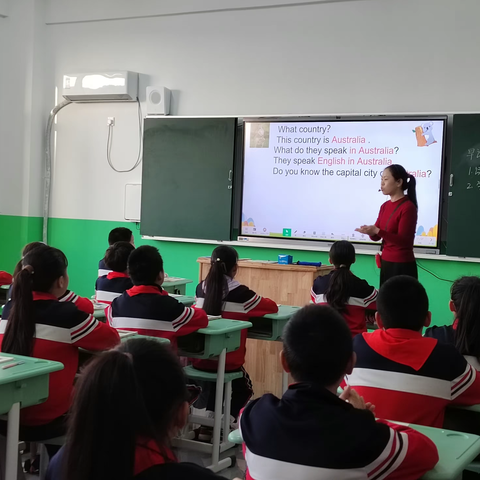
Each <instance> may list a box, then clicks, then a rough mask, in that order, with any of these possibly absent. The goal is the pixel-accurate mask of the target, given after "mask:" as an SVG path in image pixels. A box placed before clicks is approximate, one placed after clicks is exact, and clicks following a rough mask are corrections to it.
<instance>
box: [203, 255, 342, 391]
mask: <svg viewBox="0 0 480 480" xmlns="http://www.w3.org/2000/svg"><path fill="white" fill-rule="evenodd" d="M197 262H198V263H199V265H200V274H199V281H202V280H205V277H206V276H207V274H208V271H209V270H210V257H208V258H207V257H200V258H199V259H198V260H197ZM332 270H333V267H332V266H330V265H328V266H327V265H322V266H321V267H311V266H305V265H279V264H278V263H263V262H255V261H252V260H240V261H239V262H238V271H237V275H236V276H235V279H236V280H238V281H239V282H240V283H242V284H244V285H247V286H248V287H249V288H251V289H252V290H253V291H255V292H256V293H258V294H259V295H261V296H262V297H267V298H271V299H272V300H274V301H275V302H277V303H280V304H282V305H294V306H299V307H303V306H304V305H307V304H308V303H309V302H310V290H311V288H312V285H313V281H314V280H315V279H316V278H317V277H319V276H322V275H328V274H329V273H330V272H331V271H332ZM281 349H282V344H281V343H280V342H268V341H265V340H259V339H248V340H247V355H246V360H245V369H246V370H247V372H248V374H249V375H250V378H251V379H252V382H253V388H254V391H255V398H257V397H260V396H262V395H263V394H264V393H273V394H275V395H277V396H281V395H282V378H283V370H282V366H281V365H280V360H279V354H280V351H281Z"/></svg>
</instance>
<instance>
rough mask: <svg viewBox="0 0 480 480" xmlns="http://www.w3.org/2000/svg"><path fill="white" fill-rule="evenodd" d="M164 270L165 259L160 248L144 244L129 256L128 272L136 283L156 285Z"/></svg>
mask: <svg viewBox="0 0 480 480" xmlns="http://www.w3.org/2000/svg"><path fill="white" fill-rule="evenodd" d="M162 272H163V259H162V256H161V255H160V252H159V251H158V248H155V247H151V246H149V245H142V246H141V247H138V248H136V249H135V250H133V251H132V253H131V254H130V256H129V257H128V274H129V275H130V278H131V280H132V282H133V284H134V285H154V284H155V282H156V280H157V278H158V275H159V274H160V273H162Z"/></svg>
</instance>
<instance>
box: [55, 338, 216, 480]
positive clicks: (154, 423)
mask: <svg viewBox="0 0 480 480" xmlns="http://www.w3.org/2000/svg"><path fill="white" fill-rule="evenodd" d="M187 400H188V392H187V388H186V386H185V377H184V374H183V370H182V367H181V366H180V363H179V361H178V359H177V358H176V357H175V355H174V353H173V352H172V350H171V348H170V347H169V346H166V345H162V344H160V343H159V342H157V341H155V340H150V339H132V340H129V341H128V342H126V343H124V344H122V345H121V346H119V347H118V348H117V349H115V350H111V351H109V352H107V353H105V354H104V355H101V356H99V357H97V358H96V359H95V360H94V361H92V362H91V363H90V364H89V365H88V366H87V367H86V368H85V370H83V371H82V373H81V375H80V378H79V380H78V382H77V385H76V388H75V398H74V401H73V406H72V411H71V418H70V422H69V429H68V434H67V442H66V444H65V446H64V447H63V448H62V449H61V450H60V452H59V453H58V454H57V455H56V456H55V458H54V459H53V460H52V462H51V463H50V465H49V469H48V472H47V479H48V480H133V479H135V480H159V479H162V480H173V479H180V478H182V479H184V478H185V479H190V478H191V479H198V480H220V479H221V478H222V477H218V476H217V475H215V474H214V473H212V472H211V471H210V470H207V469H206V468H203V467H199V466H197V465H194V464H189V463H178V460H177V459H176V457H175V454H174V453H173V452H172V450H171V448H170V440H171V438H172V437H173V436H175V435H176V434H177V432H178V431H179V430H180V429H181V428H182V427H183V426H184V425H185V423H186V421H187V417H188V413H189V407H188V401H187Z"/></svg>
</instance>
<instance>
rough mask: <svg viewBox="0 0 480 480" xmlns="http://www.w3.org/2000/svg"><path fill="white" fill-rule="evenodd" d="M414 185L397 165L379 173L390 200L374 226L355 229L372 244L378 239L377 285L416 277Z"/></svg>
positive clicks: (415, 198) (405, 172)
mask: <svg viewBox="0 0 480 480" xmlns="http://www.w3.org/2000/svg"><path fill="white" fill-rule="evenodd" d="M415 186H416V181H415V177H414V176H413V175H410V174H409V173H407V171H406V170H405V168H403V167H402V166H401V165H390V166H389V167H387V168H386V169H385V170H384V171H383V173H382V183H381V190H382V193H383V194H384V195H390V200H388V201H387V202H385V203H384V204H383V205H382V206H381V207H380V213H379V214H378V219H377V221H376V222H375V225H363V226H361V227H360V228H357V229H356V231H357V232H360V233H363V234H364V235H369V236H370V238H371V239H372V240H373V241H374V242H377V241H379V240H382V252H381V267H380V268H381V270H380V285H382V284H383V283H385V282H386V281H387V280H388V279H389V278H391V277H394V276H396V275H408V276H410V277H414V278H418V272H417V262H416V261H415V256H414V254H413V242H414V239H415V229H416V226H417V209H418V204H417V193H416V189H415ZM405 190H406V191H407V195H405V193H404V192H405Z"/></svg>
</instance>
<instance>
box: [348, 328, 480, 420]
mask: <svg viewBox="0 0 480 480" xmlns="http://www.w3.org/2000/svg"><path fill="white" fill-rule="evenodd" d="M353 348H354V350H355V353H356V354H357V362H356V364H355V368H354V370H353V372H352V374H351V375H348V376H347V377H346V383H348V384H349V385H350V386H351V387H353V388H354V389H355V390H356V391H357V392H358V393H359V394H360V395H361V396H363V397H364V398H365V401H367V402H371V403H373V404H374V405H375V406H376V411H375V414H376V415H377V416H378V417H380V418H388V419H390V420H396V421H401V422H407V423H416V424H421V425H427V426H431V427H442V424H443V419H444V414H445V408H446V407H447V406H448V405H450V404H456V405H475V404H478V403H480V376H478V375H477V372H476V371H475V369H474V368H472V366H471V365H469V364H468V363H467V361H466V360H465V359H464V358H463V356H462V355H461V354H460V353H459V352H458V351H457V350H456V349H455V347H453V345H448V344H443V343H440V342H439V341H437V340H436V339H434V338H426V337H422V335H421V333H420V332H414V331H413V330H406V329H401V328H389V329H388V330H377V331H375V332H372V333H363V334H361V335H357V336H356V337H355V338H354V339H353Z"/></svg>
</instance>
